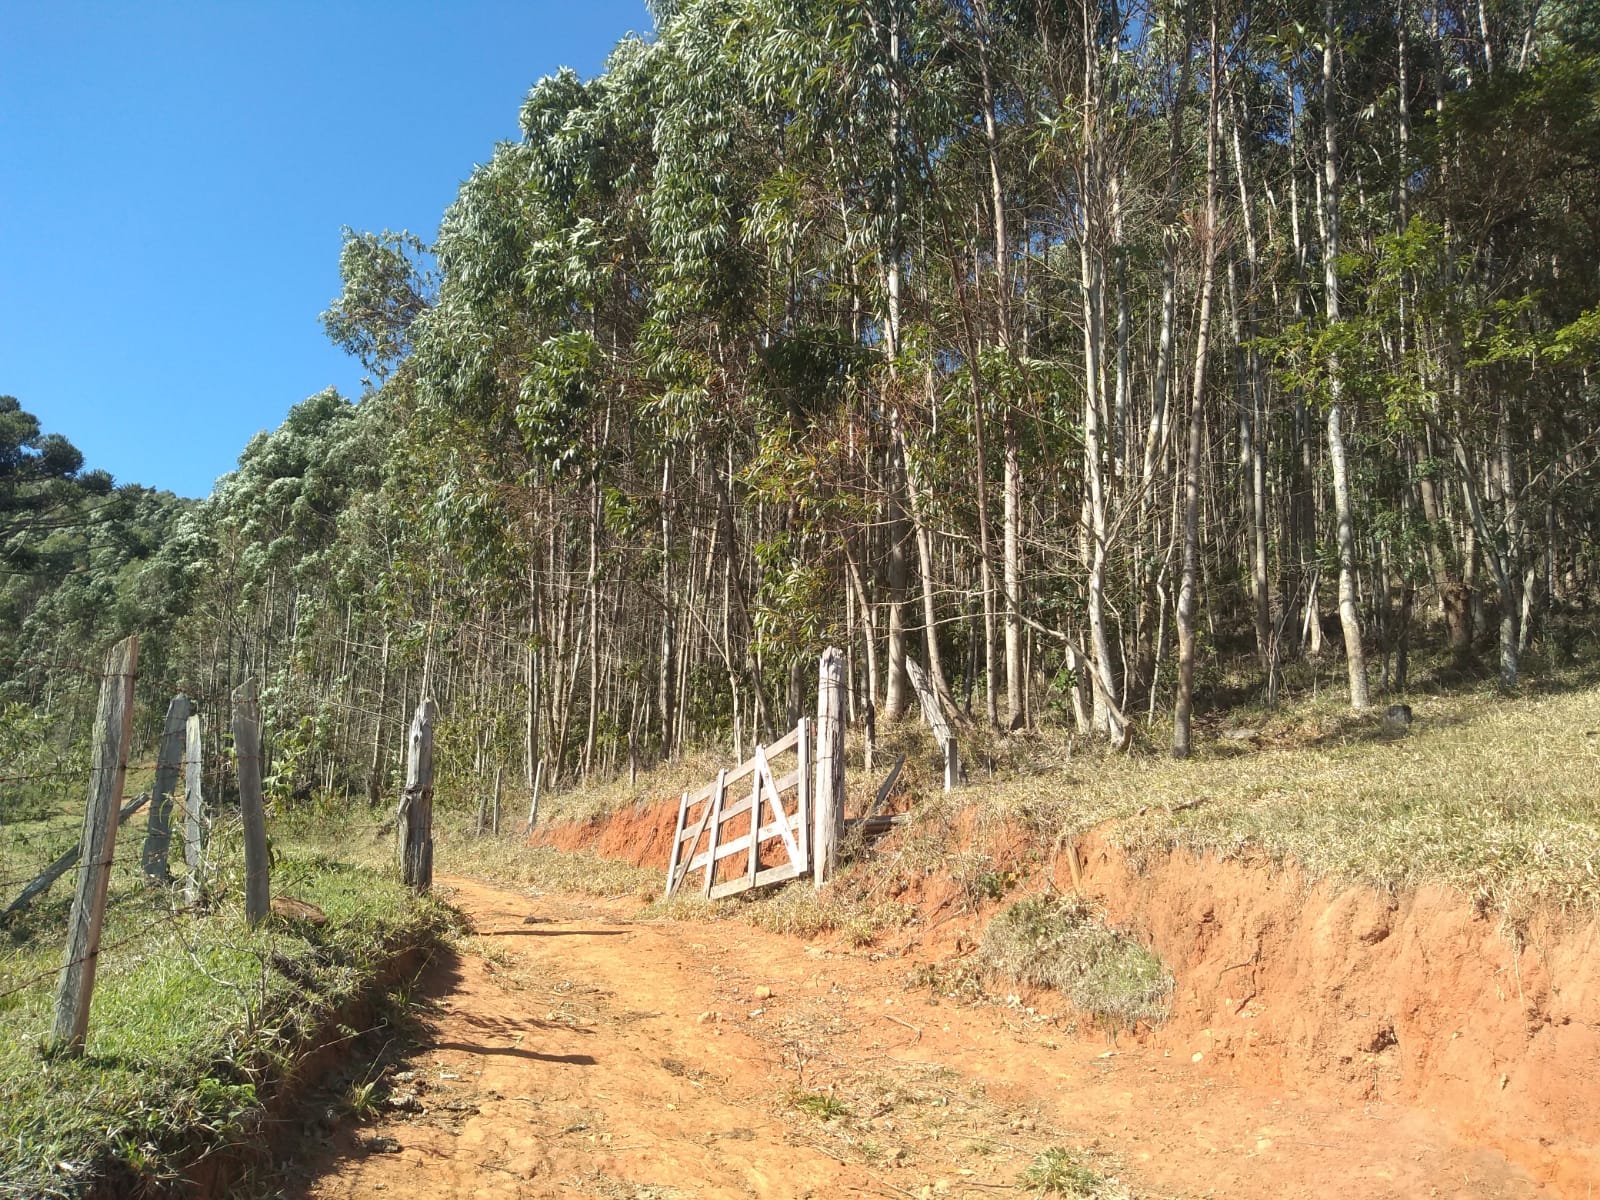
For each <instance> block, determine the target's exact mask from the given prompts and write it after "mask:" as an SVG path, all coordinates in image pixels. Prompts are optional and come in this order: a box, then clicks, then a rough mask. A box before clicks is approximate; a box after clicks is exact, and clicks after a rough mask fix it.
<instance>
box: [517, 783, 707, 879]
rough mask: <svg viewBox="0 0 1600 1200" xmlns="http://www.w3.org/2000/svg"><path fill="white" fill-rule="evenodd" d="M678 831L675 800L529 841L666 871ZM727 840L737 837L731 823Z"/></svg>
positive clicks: (566, 826)
mask: <svg viewBox="0 0 1600 1200" xmlns="http://www.w3.org/2000/svg"><path fill="white" fill-rule="evenodd" d="M677 828H678V801H676V800H661V801H658V802H657V803H655V804H648V803H641V804H635V805H633V806H632V807H631V808H624V809H621V810H620V811H618V812H615V813H612V814H610V815H609V816H605V817H595V818H593V819H591V820H588V821H567V822H563V823H562V824H559V825H550V826H546V827H545V828H543V829H540V830H538V831H537V832H535V833H534V834H533V836H532V838H531V839H530V840H531V841H532V843H533V844H534V845H535V846H549V847H551V848H553V849H556V850H592V851H594V853H596V854H598V855H601V856H602V857H604V858H614V859H617V860H618V861H619V862H628V863H632V864H633V865H634V866H636V867H659V868H661V873H662V877H663V878H665V876H666V871H667V856H668V855H669V853H670V852H671V850H672V835H673V832H674V831H675V830H676V829H677ZM728 831H729V832H728V835H727V836H728V837H730V838H732V837H737V836H738V833H736V832H734V825H733V823H732V822H729V824H728Z"/></svg>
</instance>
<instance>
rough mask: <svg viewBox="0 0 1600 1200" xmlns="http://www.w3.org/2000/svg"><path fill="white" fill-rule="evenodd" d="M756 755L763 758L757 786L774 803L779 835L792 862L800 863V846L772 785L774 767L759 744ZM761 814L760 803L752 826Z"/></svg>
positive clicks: (773, 812)
mask: <svg viewBox="0 0 1600 1200" xmlns="http://www.w3.org/2000/svg"><path fill="white" fill-rule="evenodd" d="M756 757H757V758H759V759H761V772H760V774H759V775H758V776H757V781H758V782H757V786H759V787H760V788H761V789H762V790H763V791H764V792H765V793H766V796H767V802H768V803H769V804H771V805H772V815H773V816H774V817H775V818H777V821H778V836H779V837H781V838H782V839H783V846H784V849H785V850H787V851H788V852H789V861H790V862H792V863H798V862H799V861H800V847H798V846H796V845H795V844H794V836H793V835H792V834H790V832H789V825H788V823H787V822H786V821H785V820H784V819H783V818H784V811H783V800H782V799H781V798H780V797H779V794H778V792H777V790H776V789H774V788H773V786H772V768H771V767H769V766H768V765H767V759H766V755H765V754H763V753H762V752H761V748H760V747H759V746H758V747H757V748H756ZM760 816H761V809H760V806H759V805H758V806H757V807H756V811H755V815H754V816H752V817H751V818H750V820H751V824H752V827H754V825H755V824H756V823H757V822H758V821H759V820H760ZM751 874H752V875H753V874H754V872H751Z"/></svg>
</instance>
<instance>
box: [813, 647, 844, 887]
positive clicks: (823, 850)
mask: <svg viewBox="0 0 1600 1200" xmlns="http://www.w3.org/2000/svg"><path fill="white" fill-rule="evenodd" d="M844 706H845V694H844V653H843V651H841V650H839V649H837V648H835V647H832V646H830V647H829V648H828V649H827V650H825V651H823V653H822V662H821V664H820V665H819V667H818V670H817V786H816V788H815V789H813V792H812V796H813V798H814V801H815V804H816V822H817V835H816V837H815V838H814V839H813V841H812V856H813V864H814V866H813V877H814V879H815V880H816V882H817V883H826V882H827V881H828V880H830V879H832V878H833V872H834V869H835V868H836V867H837V866H838V865H839V837H840V835H841V834H842V833H843V831H844V713H845V708H844Z"/></svg>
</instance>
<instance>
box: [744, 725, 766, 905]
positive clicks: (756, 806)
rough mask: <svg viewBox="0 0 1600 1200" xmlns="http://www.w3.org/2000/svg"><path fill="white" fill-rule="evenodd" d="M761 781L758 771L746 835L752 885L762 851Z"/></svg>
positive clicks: (749, 875) (753, 786)
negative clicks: (758, 832)
mask: <svg viewBox="0 0 1600 1200" xmlns="http://www.w3.org/2000/svg"><path fill="white" fill-rule="evenodd" d="M759 752H760V747H757V753H759ZM761 780H762V775H761V772H760V771H757V772H756V778H755V783H754V784H753V785H752V786H751V790H750V832H749V833H748V834H746V835H745V840H746V841H748V842H749V843H750V863H749V865H748V866H747V867H746V868H745V874H746V875H747V876H748V877H749V879H750V880H751V882H752V883H753V882H754V881H755V877H756V856H757V855H758V854H759V853H760V850H761V839H760V838H759V837H757V836H756V831H757V826H759V825H760V824H761Z"/></svg>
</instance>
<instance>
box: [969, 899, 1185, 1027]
mask: <svg viewBox="0 0 1600 1200" xmlns="http://www.w3.org/2000/svg"><path fill="white" fill-rule="evenodd" d="M979 954H980V956H981V959H982V962H983V964H984V966H986V967H987V968H988V969H989V970H990V971H992V972H994V973H995V974H997V975H1001V976H1003V977H1005V978H1007V979H1011V980H1015V981H1016V982H1018V983H1025V984H1032V985H1034V986H1036V987H1049V988H1054V989H1055V990H1056V991H1058V992H1060V993H1061V994H1062V995H1064V996H1065V997H1066V998H1067V999H1068V1000H1069V1001H1070V1002H1071V1003H1072V1006H1073V1007H1074V1008H1076V1009H1077V1010H1078V1011H1079V1012H1081V1013H1083V1014H1084V1015H1086V1016H1090V1017H1093V1018H1095V1019H1097V1020H1100V1021H1104V1022H1107V1023H1108V1024H1111V1025H1113V1026H1124V1027H1131V1026H1133V1025H1136V1024H1139V1023H1140V1022H1143V1023H1145V1024H1149V1025H1159V1024H1160V1023H1161V1022H1163V1021H1165V1020H1166V1019H1167V1014H1168V1012H1169V1011H1170V1009H1171V1004H1172V986H1173V981H1172V974H1171V972H1169V971H1168V970H1167V969H1166V967H1165V966H1164V965H1163V964H1162V962H1161V960H1160V959H1159V958H1157V957H1156V956H1155V954H1153V953H1152V952H1151V951H1149V950H1147V949H1145V947H1144V946H1142V945H1140V944H1139V942H1137V941H1135V940H1134V939H1133V938H1131V937H1129V936H1128V935H1127V934H1124V933H1119V932H1117V931H1116V930H1114V929H1111V928H1109V927H1108V926H1107V925H1106V923H1105V921H1104V919H1103V918H1102V916H1101V914H1100V913H1099V912H1098V911H1096V910H1095V909H1094V907H1093V906H1091V905H1090V904H1088V903H1087V902H1085V901H1084V900H1082V899H1079V898H1078V897H1076V896H1062V897H1054V898H1053V897H1049V896H1030V897H1028V898H1027V899H1025V900H1020V901H1018V902H1017V903H1016V904H1013V905H1011V907H1009V908H1006V909H1003V910H1002V911H1001V912H1000V913H998V914H997V915H996V916H995V918H994V920H992V921H990V922H989V925H988V928H986V929H985V930H984V932H983V941H982V942H981V943H980V945H979Z"/></svg>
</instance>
